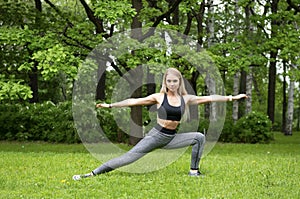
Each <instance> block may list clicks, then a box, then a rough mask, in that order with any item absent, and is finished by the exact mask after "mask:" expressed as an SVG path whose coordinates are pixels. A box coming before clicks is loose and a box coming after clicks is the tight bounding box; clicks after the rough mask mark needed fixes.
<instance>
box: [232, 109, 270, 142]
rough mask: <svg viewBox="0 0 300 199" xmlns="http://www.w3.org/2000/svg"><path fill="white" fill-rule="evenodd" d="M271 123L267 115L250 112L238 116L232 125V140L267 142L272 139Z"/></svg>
mask: <svg viewBox="0 0 300 199" xmlns="http://www.w3.org/2000/svg"><path fill="white" fill-rule="evenodd" d="M271 127H272V123H271V121H270V119H269V118H268V116H266V115H265V114H263V113H260V112H251V113H250V114H248V115H246V116H244V117H242V118H240V119H239V120H238V121H237V123H236V125H235V127H234V137H235V139H234V142H242V143H269V142H270V141H271V140H273V134H272V132H271Z"/></svg>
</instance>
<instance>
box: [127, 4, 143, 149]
mask: <svg viewBox="0 0 300 199" xmlns="http://www.w3.org/2000/svg"><path fill="white" fill-rule="evenodd" d="M132 6H133V7H134V8H135V10H136V12H137V14H136V15H135V16H134V17H133V21H132V24H131V28H132V31H131V37H132V38H133V39H137V40H139V39H140V38H141V36H142V31H141V29H140V28H142V23H141V22H140V20H139V13H140V11H141V9H142V7H143V4H142V0H132ZM141 75H143V71H142V67H138V66H137V68H136V69H135V70H134V72H133V73H132V79H133V80H135V81H134V82H135V85H142V79H143V78H142V77H141ZM135 85H133V86H131V88H132V87H133V88H135ZM141 96H142V87H139V88H138V89H136V90H135V91H132V97H133V98H138V97H141ZM130 116H131V120H130V135H129V136H130V137H129V144H131V145H135V144H137V143H138V142H139V141H140V139H141V138H142V137H143V114H142V107H141V106H134V107H131V112H130Z"/></svg>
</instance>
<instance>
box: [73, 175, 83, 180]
mask: <svg viewBox="0 0 300 199" xmlns="http://www.w3.org/2000/svg"><path fill="white" fill-rule="evenodd" d="M73 180H81V175H74V176H73Z"/></svg>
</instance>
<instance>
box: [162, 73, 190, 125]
mask: <svg viewBox="0 0 300 199" xmlns="http://www.w3.org/2000/svg"><path fill="white" fill-rule="evenodd" d="M169 74H172V75H175V76H176V77H178V79H179V88H178V91H177V92H178V94H179V95H180V96H183V95H187V94H188V93H187V91H186V88H185V84H184V80H183V77H182V74H181V72H180V71H179V70H177V69H176V68H168V69H167V70H166V72H165V74H164V76H163V81H162V86H161V89H160V93H167V92H168V88H167V83H166V78H167V75H169ZM189 119H190V110H189V106H188V105H187V104H185V110H184V115H183V117H182V120H183V121H186V120H189Z"/></svg>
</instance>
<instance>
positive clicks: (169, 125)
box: [157, 118, 180, 130]
mask: <svg viewBox="0 0 300 199" xmlns="http://www.w3.org/2000/svg"><path fill="white" fill-rule="evenodd" d="M157 123H158V124H159V125H160V126H161V127H163V128H166V129H169V130H175V129H176V128H177V126H178V125H179V124H180V122H179V121H173V120H164V119H160V118H157Z"/></svg>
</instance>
